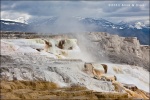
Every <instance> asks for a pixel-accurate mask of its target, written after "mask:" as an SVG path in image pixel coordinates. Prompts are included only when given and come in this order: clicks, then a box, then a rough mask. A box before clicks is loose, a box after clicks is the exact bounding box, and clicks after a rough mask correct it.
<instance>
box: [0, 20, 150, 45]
mask: <svg viewBox="0 0 150 100" xmlns="http://www.w3.org/2000/svg"><path fill="white" fill-rule="evenodd" d="M57 19H58V18H57V17H52V18H47V19H37V20H34V21H32V22H30V23H29V24H24V23H19V22H13V21H5V20H0V23H1V31H20V32H39V31H40V32H42V31H43V30H42V29H43V28H44V27H45V26H46V27H49V29H48V31H50V32H51V30H52V28H57V27H56V26H55V23H56V22H57V24H59V21H58V20H57ZM74 20H76V21H78V22H79V23H81V24H82V25H84V28H85V29H86V31H87V32H108V33H110V34H117V35H119V36H124V37H137V38H138V39H139V41H140V43H141V44H145V45H150V41H149V34H150V27H149V25H146V24H144V23H143V22H142V21H135V22H130V23H126V22H123V21H122V22H120V23H117V24H114V23H112V22H110V21H107V20H105V19H102V18H100V19H94V18H74ZM60 24H62V23H60ZM64 24H65V23H64ZM51 26H53V27H51ZM91 26H92V28H91ZM41 27H42V28H41ZM40 28H41V29H40ZM36 29H39V30H38V31H37V30H36Z"/></svg>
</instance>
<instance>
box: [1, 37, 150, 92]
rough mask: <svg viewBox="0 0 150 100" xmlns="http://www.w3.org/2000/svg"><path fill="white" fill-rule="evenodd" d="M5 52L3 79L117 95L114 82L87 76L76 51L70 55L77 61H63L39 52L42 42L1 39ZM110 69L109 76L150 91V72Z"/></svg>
mask: <svg viewBox="0 0 150 100" xmlns="http://www.w3.org/2000/svg"><path fill="white" fill-rule="evenodd" d="M35 41H36V42H35ZM74 45H76V44H74ZM76 46H77V45H76ZM1 48H2V50H1V60H2V61H1V62H2V63H1V66H0V68H1V73H0V74H1V79H8V80H44V81H50V82H55V83H57V84H58V85H59V86H61V87H63V86H70V85H73V84H79V85H83V86H86V87H87V88H88V89H90V90H94V91H105V92H106V91H114V86H113V85H112V83H111V82H108V81H101V80H97V79H94V78H93V77H91V75H89V74H87V73H85V71H84V64H85V62H83V61H82V60H80V56H78V53H76V49H75V50H68V52H69V53H70V55H71V54H72V55H76V56H75V58H74V56H64V57H65V58H61V59H60V58H59V57H58V54H56V53H54V52H44V51H41V52H39V51H37V50H36V49H37V48H41V49H42V48H44V44H43V42H42V41H41V40H38V39H36V40H31V39H1ZM56 49H57V50H60V49H59V48H57V47H56ZM77 51H78V50H77ZM78 52H79V51H78ZM79 54H80V53H79ZM62 56H63V55H62ZM71 57H72V58H74V59H71ZM78 57H79V58H78ZM77 58H78V59H77ZM106 64H107V63H106ZM107 65H108V74H110V75H115V76H116V77H117V79H118V81H119V82H122V83H128V84H135V85H136V86H138V88H140V89H143V90H145V91H148V89H149V77H148V75H149V73H148V71H146V70H144V69H142V68H139V67H137V66H129V65H118V64H107ZM95 68H97V69H100V68H99V63H97V64H95Z"/></svg>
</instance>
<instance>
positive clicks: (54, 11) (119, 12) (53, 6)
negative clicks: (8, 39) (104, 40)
mask: <svg viewBox="0 0 150 100" xmlns="http://www.w3.org/2000/svg"><path fill="white" fill-rule="evenodd" d="M116 4H117V5H118V6H115V5H116ZM122 4H123V5H124V6H122ZM131 4H134V5H137V6H125V5H131ZM110 5H111V6H110ZM119 5H120V6H119ZM51 16H58V17H65V18H68V17H93V18H104V19H107V20H109V21H112V22H119V21H121V20H124V21H133V20H148V19H149V1H1V19H10V20H16V19H18V18H20V17H22V18H24V19H25V20H29V21H30V20H33V19H36V18H49V17H51Z"/></svg>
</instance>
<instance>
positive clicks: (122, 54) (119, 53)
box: [89, 32, 150, 70]
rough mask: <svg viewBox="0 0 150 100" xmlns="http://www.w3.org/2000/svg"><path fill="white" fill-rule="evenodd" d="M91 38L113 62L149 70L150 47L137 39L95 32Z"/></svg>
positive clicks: (91, 34)
mask: <svg viewBox="0 0 150 100" xmlns="http://www.w3.org/2000/svg"><path fill="white" fill-rule="evenodd" d="M89 36H90V38H91V40H92V41H93V42H94V43H95V44H96V46H97V47H100V48H101V50H102V51H103V53H104V54H105V55H106V56H108V59H109V60H110V61H111V62H113V63H124V64H130V65H138V66H142V67H144V68H146V69H147V70H149V50H150V47H149V46H146V45H140V43H139V40H137V38H136V37H119V36H118V35H110V34H108V33H105V32H95V33H94V32H93V33H90V34H89Z"/></svg>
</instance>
